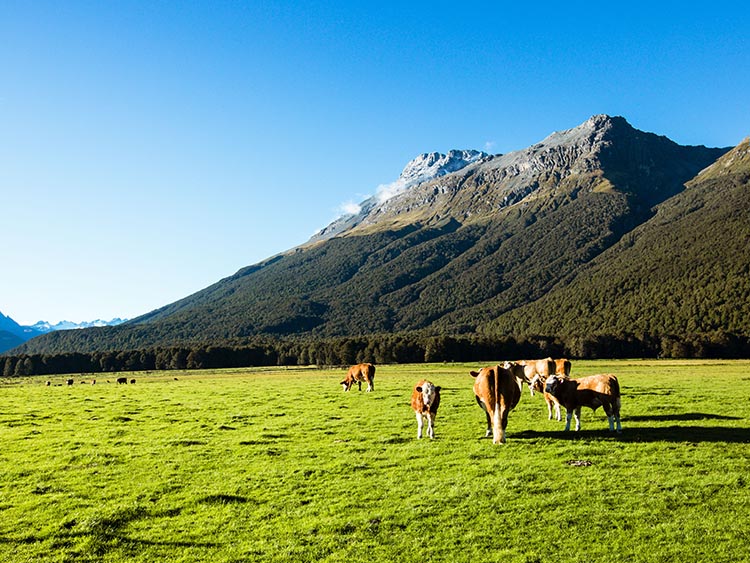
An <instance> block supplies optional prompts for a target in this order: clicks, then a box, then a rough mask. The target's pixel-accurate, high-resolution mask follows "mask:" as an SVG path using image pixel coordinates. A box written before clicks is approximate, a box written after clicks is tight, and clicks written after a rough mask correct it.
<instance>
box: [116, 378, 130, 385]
mask: <svg viewBox="0 0 750 563" xmlns="http://www.w3.org/2000/svg"><path fill="white" fill-rule="evenodd" d="M127 383H128V378H127V377H118V378H117V384H118V385H123V384H125V385H127Z"/></svg>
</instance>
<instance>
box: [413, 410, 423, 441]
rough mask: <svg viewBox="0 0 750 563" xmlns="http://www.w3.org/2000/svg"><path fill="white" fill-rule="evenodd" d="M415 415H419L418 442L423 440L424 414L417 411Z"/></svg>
mask: <svg viewBox="0 0 750 563" xmlns="http://www.w3.org/2000/svg"><path fill="white" fill-rule="evenodd" d="M414 414H416V415H417V440H420V439H421V438H422V424H424V422H423V421H422V413H419V412H416V411H415V413H414Z"/></svg>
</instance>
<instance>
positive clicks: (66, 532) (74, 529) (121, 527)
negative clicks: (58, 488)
mask: <svg viewBox="0 0 750 563" xmlns="http://www.w3.org/2000/svg"><path fill="white" fill-rule="evenodd" d="M181 512H182V509H180V508H176V509H169V510H164V511H161V512H150V511H148V510H145V509H143V508H141V507H135V508H126V509H120V510H115V511H112V512H110V513H108V514H106V515H104V516H94V517H92V518H89V519H87V520H85V521H83V522H76V521H75V520H68V521H66V522H64V523H63V524H61V526H60V529H58V530H56V531H54V532H51V533H48V534H38V535H35V534H27V535H25V536H21V537H17V538H8V537H0V544H2V543H7V544H16V545H28V544H35V543H44V542H47V541H49V542H50V547H51V549H53V550H61V551H64V552H67V553H69V554H71V555H76V556H78V555H80V556H82V557H83V558H84V559H86V560H89V559H91V557H92V556H96V557H102V556H104V555H105V554H107V553H109V552H111V551H115V550H123V551H125V552H126V553H128V554H130V555H132V554H135V553H137V552H138V551H139V549H140V548H142V547H146V546H162V547H182V548H195V547H197V548H215V547H221V545H222V544H220V543H217V542H205V541H179V540H176V541H170V540H164V541H158V540H147V539H138V538H133V537H131V536H129V535H128V534H127V533H126V532H125V528H126V527H127V526H128V525H129V524H130V523H131V522H135V521H138V520H143V519H151V518H165V517H174V516H177V515H179V514H180V513H181ZM81 539H85V540H88V544H87V547H86V548H85V553H80V552H78V549H79V548H76V547H75V546H76V544H77V543H79V541H80V540H81Z"/></svg>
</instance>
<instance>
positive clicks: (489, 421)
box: [474, 396, 492, 438]
mask: <svg viewBox="0 0 750 563" xmlns="http://www.w3.org/2000/svg"><path fill="white" fill-rule="evenodd" d="M474 398H475V399H476V401H477V404H478V405H479V406H480V407H482V410H483V411H484V416H485V418H486V419H487V431H486V432H485V433H484V437H485V438H489V437H490V436H492V419H490V413H489V412H487V407H486V406H485V404H484V403H483V402H482V400H481V399H480V398H479V397H477V396H474Z"/></svg>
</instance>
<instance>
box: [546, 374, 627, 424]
mask: <svg viewBox="0 0 750 563" xmlns="http://www.w3.org/2000/svg"><path fill="white" fill-rule="evenodd" d="M544 390H545V391H546V392H547V393H549V394H550V395H553V396H554V397H555V398H556V399H557V400H558V401H559V402H560V404H561V405H562V406H564V407H565V410H566V411H567V416H566V419H565V430H566V431H567V430H570V419H571V417H572V416H573V415H575V417H576V432H577V431H578V430H580V429H581V407H589V408H590V409H593V410H594V411H596V409H598V408H599V407H603V408H604V412H605V413H606V415H607V419H608V420H609V430H610V432H611V431H612V430H614V429H615V424H616V425H617V432H622V425H621V424H620V383H619V382H618V381H617V377H615V376H614V375H612V374H601V375H590V376H588V377H581V378H579V379H568V378H566V377H565V376H562V375H551V376H549V378H547V382H546V385H545V387H544Z"/></svg>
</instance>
